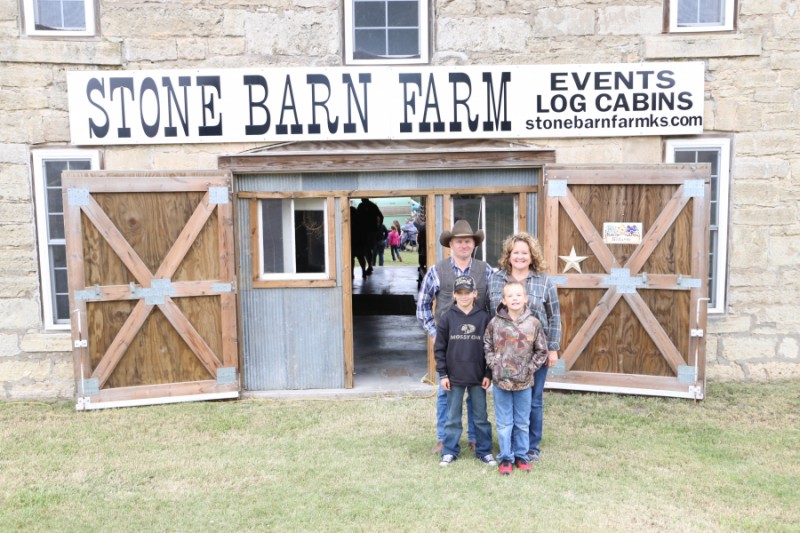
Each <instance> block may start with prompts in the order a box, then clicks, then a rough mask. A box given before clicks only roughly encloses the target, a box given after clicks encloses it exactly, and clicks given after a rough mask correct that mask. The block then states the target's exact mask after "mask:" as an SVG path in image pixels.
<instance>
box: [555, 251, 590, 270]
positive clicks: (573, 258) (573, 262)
mask: <svg viewBox="0 0 800 533" xmlns="http://www.w3.org/2000/svg"><path fill="white" fill-rule="evenodd" d="M558 257H559V258H560V259H561V260H563V261H564V262H565V263H566V264H565V265H564V273H566V272H567V271H568V270H569V269H571V268H574V269H575V270H577V271H578V274H583V272H582V271H581V261H583V260H584V259H586V258H587V257H589V256H588V255H575V247H574V246H573V247H572V251H571V252H570V253H569V255H559V256H558Z"/></svg>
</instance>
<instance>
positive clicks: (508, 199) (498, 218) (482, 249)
mask: <svg viewBox="0 0 800 533" xmlns="http://www.w3.org/2000/svg"><path fill="white" fill-rule="evenodd" d="M518 198H519V197H518V195H516V194H491V195H481V194H470V195H460V196H454V197H453V212H452V217H453V218H452V220H453V223H455V222H456V221H458V220H462V219H463V220H466V221H467V222H469V225H470V227H472V228H473V230H475V231H477V230H478V229H481V230H483V232H484V235H485V239H484V242H483V243H481V245H480V246H478V247H476V248H475V252H474V253H475V257H477V258H478V259H480V260H481V261H485V262H487V263H489V264H490V265H496V264H497V263H498V261H499V260H500V255H501V253H502V249H503V240H504V239H505V238H506V237H508V236H509V235H514V234H515V233H517V230H518V223H517V222H518V219H519V215H518V209H519V207H518V205H517V201H518Z"/></svg>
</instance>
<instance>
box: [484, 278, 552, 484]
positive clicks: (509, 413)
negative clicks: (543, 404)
mask: <svg viewBox="0 0 800 533" xmlns="http://www.w3.org/2000/svg"><path fill="white" fill-rule="evenodd" d="M527 304H528V295H527V293H526V292H525V287H523V286H522V284H521V283H519V282H517V281H512V282H509V283H507V284H506V285H505V286H504V287H503V299H502V301H501V303H500V305H498V306H497V315H496V316H495V317H494V318H493V319H492V320H491V321H490V322H489V325H488V326H487V328H486V334H485V335H484V337H483V347H484V352H485V354H486V364H487V365H488V366H489V368H490V369H491V371H492V383H493V385H494V388H493V390H494V417H495V424H496V425H497V440H498V441H499V444H500V453H499V454H498V455H497V460H498V461H500V466H499V472H500V473H501V474H503V475H506V476H507V475H509V474H511V471H512V467H511V463H512V461H513V462H514V465H515V466H516V467H517V469H518V470H521V471H523V472H531V465H530V463H529V462H528V444H529V443H528V425H529V424H530V412H531V387H532V386H533V373H534V372H536V371H537V370H538V369H539V368H540V367H541V366H542V364H544V362H545V361H546V360H547V338H546V337H545V334H544V330H543V329H542V324H541V323H540V322H539V321H538V320H537V319H536V318H535V317H534V316H533V314H532V313H531V311H530V309H529V308H528V305H527Z"/></svg>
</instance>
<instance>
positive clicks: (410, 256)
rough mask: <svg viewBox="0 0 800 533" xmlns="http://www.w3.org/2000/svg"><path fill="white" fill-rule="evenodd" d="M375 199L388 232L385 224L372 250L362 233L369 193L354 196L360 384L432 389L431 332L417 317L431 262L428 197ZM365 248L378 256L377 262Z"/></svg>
mask: <svg viewBox="0 0 800 533" xmlns="http://www.w3.org/2000/svg"><path fill="white" fill-rule="evenodd" d="M369 202H371V203H373V204H374V205H376V206H377V207H378V209H379V210H380V213H381V216H382V217H383V224H382V226H383V228H385V235H384V232H383V231H382V230H381V228H380V227H379V231H378V234H377V237H376V239H377V241H378V243H379V244H378V245H377V246H375V247H373V248H371V249H370V250H368V251H367V250H366V248H368V247H366V246H364V245H363V244H362V241H363V239H364V237H363V235H362V236H357V234H358V232H359V225H360V224H362V223H363V220H362V219H361V218H360V216H359V214H360V213H362V212H363V211H364V208H365V207H366V206H367V204H364V199H363V198H352V199H351V200H350V205H351V208H352V209H351V213H352V216H351V236H352V238H351V248H352V254H351V255H352V258H351V261H352V279H353V283H352V296H351V298H352V309H353V365H354V385H355V387H356V388H369V389H376V390H384V391H387V392H392V391H395V392H401V391H402V392H408V391H409V390H413V389H418V388H419V389H426V390H429V387H428V386H427V385H425V378H426V376H427V372H428V354H427V336H426V335H425V333H424V332H423V330H422V329H421V328H420V327H419V325H418V324H417V319H416V297H417V292H418V289H419V284H420V282H421V279H422V276H423V275H424V273H425V270H426V268H427V257H426V246H425V244H426V242H425V241H426V239H425V208H424V205H425V197H423V196H402V195H400V194H398V195H394V196H383V197H371V198H369ZM362 204H364V205H363V206H362ZM360 206H361V209H359V207H360ZM395 226H396V229H397V234H398V238H399V240H400V242H399V245H398V246H397V248H396V249H395V250H392V249H391V247H390V246H389V244H388V242H387V241H388V234H389V232H391V231H392V229H393V227H395ZM382 237H383V238H382ZM383 243H385V244H383ZM365 251H366V252H368V253H371V254H372V256H373V257H372V258H371V260H372V268H369V261H370V259H369V258H367V257H365Z"/></svg>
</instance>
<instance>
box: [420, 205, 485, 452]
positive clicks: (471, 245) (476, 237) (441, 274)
mask: <svg viewBox="0 0 800 533" xmlns="http://www.w3.org/2000/svg"><path fill="white" fill-rule="evenodd" d="M483 238H484V233H483V230H478V231H472V227H471V226H470V225H469V222H467V221H466V220H457V221H456V223H455V224H454V225H453V229H452V230H445V231H443V232H442V234H441V235H440V236H439V243H440V244H441V245H442V246H444V247H445V248H450V250H451V252H452V255H451V257H449V258H447V259H443V260H441V261H439V262H437V263H436V264H435V265H434V266H433V267H432V268H430V269H429V270H428V271H427V272H426V273H425V277H424V278H423V280H422V287H421V288H420V290H419V295H418V296H417V321H418V322H419V324H420V325H421V326H422V329H424V330H425V332H426V333H427V334H428V336H429V337H430V338H431V339H433V340H434V342H435V341H436V321H437V320H438V319H439V317H440V316H441V315H442V313H444V312H445V311H447V310H448V309H449V308H450V307H451V306H452V305H453V283H454V282H455V279H456V278H457V277H459V276H471V277H472V278H473V279H474V280H475V289H476V290H477V291H478V298H477V300H476V302H475V305H476V306H477V307H478V308H479V309H487V308H488V302H489V299H488V295H487V287H488V283H489V277H490V276H491V274H492V269H491V268H490V267H489V265H487V264H486V263H485V262H484V261H481V260H479V259H474V258H473V257H472V254H473V252H474V251H475V248H476V247H477V246H480V244H481V243H482V242H483ZM434 302H436V311H435V314H434V311H433V303H434ZM437 382H438V379H437ZM446 421H447V391H445V390H444V389H443V388H442V387H439V391H438V393H437V396H436V436H437V442H436V445H435V446H434V447H433V450H431V452H432V453H435V454H438V453H441V451H442V448H443V446H444V445H443V443H442V441H443V440H444V426H445V423H446ZM467 422H468V426H467V436H468V438H469V445H470V448H472V449H473V450H474V449H475V446H476V444H475V427H474V422H473V416H472V402H471V401H470V397H469V396H468V397H467Z"/></svg>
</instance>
